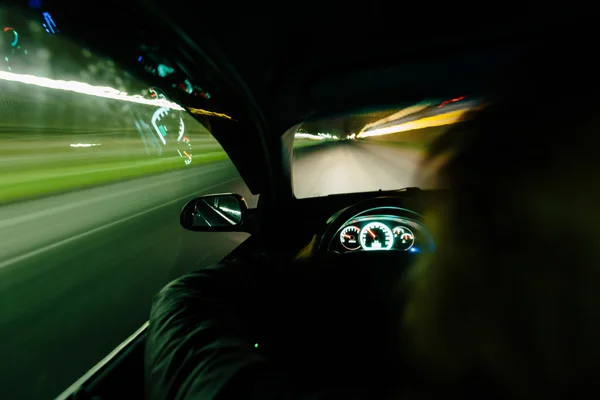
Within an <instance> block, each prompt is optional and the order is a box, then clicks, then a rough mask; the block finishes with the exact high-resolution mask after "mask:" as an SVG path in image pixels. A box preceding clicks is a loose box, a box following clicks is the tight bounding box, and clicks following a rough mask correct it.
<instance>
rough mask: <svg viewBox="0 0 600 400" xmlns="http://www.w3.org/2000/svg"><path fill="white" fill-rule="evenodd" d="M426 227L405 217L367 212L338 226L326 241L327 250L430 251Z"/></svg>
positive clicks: (339, 251) (430, 246) (340, 251)
mask: <svg viewBox="0 0 600 400" xmlns="http://www.w3.org/2000/svg"><path fill="white" fill-rule="evenodd" d="M431 243H432V241H431V240H430V235H429V233H428V232H427V230H426V228H425V227H424V226H423V225H421V224H420V223H418V222H416V221H414V220H412V219H407V218H402V217H398V216H392V215H369V216H363V217H357V218H353V219H351V220H349V221H347V222H346V223H344V224H343V225H342V227H341V228H340V229H339V230H338V231H337V232H336V234H335V235H334V237H333V238H332V240H331V242H330V244H329V251H332V252H336V253H349V252H355V251H408V252H412V253H418V252H421V251H427V250H433V249H432V244H431Z"/></svg>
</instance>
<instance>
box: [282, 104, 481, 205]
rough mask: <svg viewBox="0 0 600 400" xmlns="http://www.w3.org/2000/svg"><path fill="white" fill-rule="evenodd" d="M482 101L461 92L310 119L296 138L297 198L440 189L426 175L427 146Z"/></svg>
mask: <svg viewBox="0 0 600 400" xmlns="http://www.w3.org/2000/svg"><path fill="white" fill-rule="evenodd" d="M479 103H480V101H479V100H478V99H477V98H473V97H471V96H465V95H459V96H456V97H451V98H446V99H427V100H424V101H421V102H419V103H417V104H408V105H403V106H399V107H393V108H390V107H386V108H379V109H372V110H367V111H361V112H354V113H346V114H341V115H340V114H337V115H333V116H327V117H320V118H314V119H309V120H307V121H305V122H304V123H303V124H301V125H300V126H299V127H298V128H297V130H296V133H295V138H294V161H293V183H294V192H295V195H296V197H298V198H307V197H319V196H327V195H330V194H339V193H351V192H366V191H377V190H394V189H401V188H405V187H411V186H414V187H421V188H424V189H433V188H437V187H436V185H435V184H433V183H432V181H430V180H428V181H424V179H423V175H422V174H421V173H420V172H421V171H420V167H421V163H422V161H423V157H424V155H425V152H426V150H427V147H428V146H429V145H430V144H431V143H432V142H433V140H435V138H436V137H438V136H439V135H441V134H442V133H444V132H445V131H446V130H447V129H448V128H449V127H450V126H452V125H453V124H456V123H460V121H461V118H462V117H463V116H464V114H465V113H466V112H467V111H469V110H470V109H472V108H474V107H476V106H477V105H478V104H479Z"/></svg>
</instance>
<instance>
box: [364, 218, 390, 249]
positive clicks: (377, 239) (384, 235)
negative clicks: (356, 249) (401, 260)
mask: <svg viewBox="0 0 600 400" xmlns="http://www.w3.org/2000/svg"><path fill="white" fill-rule="evenodd" d="M360 244H361V246H362V247H363V248H364V249H365V250H367V251H368V250H390V249H391V248H392V245H393V244H394V238H393V235H392V230H391V229H390V228H388V227H387V226H386V225H384V224H382V223H381V222H371V223H369V224H367V225H365V226H364V227H363V228H362V230H361V231H360Z"/></svg>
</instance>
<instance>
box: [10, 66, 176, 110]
mask: <svg viewBox="0 0 600 400" xmlns="http://www.w3.org/2000/svg"><path fill="white" fill-rule="evenodd" d="M0 79H1V80H4V81H10V82H19V83H24V84H26V85H33V86H39V87H44V88H48V89H56V90H64V91H66V92H75V93H81V94H87V95H89V96H96V97H104V98H106V99H113V100H119V101H127V102H129V103H137V104H146V105H149V106H154V107H166V108H170V109H173V110H181V111H183V110H184V108H183V107H181V106H180V105H179V104H177V103H173V102H172V101H169V100H166V99H152V100H151V99H145V98H143V97H142V96H138V95H134V96H131V95H128V94H127V93H126V92H121V91H120V90H117V89H113V88H111V87H106V86H92V85H90V84H88V83H84V82H76V81H61V80H55V79H50V78H43V77H40V76H35V75H26V74H15V73H14V72H7V71H0Z"/></svg>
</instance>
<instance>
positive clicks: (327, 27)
mask: <svg viewBox="0 0 600 400" xmlns="http://www.w3.org/2000/svg"><path fill="white" fill-rule="evenodd" d="M55 3H56V5H54V8H55V9H53V11H52V12H53V14H54V15H55V20H60V21H68V23H65V22H63V26H64V29H63V32H64V33H65V34H67V35H69V36H70V37H71V38H74V40H79V41H82V42H83V43H85V44H86V45H90V46H92V47H94V49H95V50H97V51H98V52H99V53H100V54H106V55H109V56H111V57H112V58H113V59H115V60H116V61H117V62H120V63H121V64H122V65H123V66H124V67H125V68H127V69H129V70H132V69H134V67H135V63H134V62H133V60H134V49H137V48H139V46H140V44H141V43H152V44H153V46H154V48H155V49H157V51H160V52H161V53H162V54H164V56H165V57H169V58H170V59H176V62H177V63H178V65H180V67H182V69H184V71H186V73H188V74H189V76H191V77H193V78H195V79H196V80H198V81H200V82H203V83H202V84H203V85H205V86H206V87H209V88H210V89H211V90H213V91H214V92H216V93H220V94H221V99H223V101H222V102H219V101H215V102H214V103H212V104H210V105H207V106H206V107H207V108H208V107H211V108H210V110H212V111H216V112H225V113H228V114H229V115H234V116H235V117H236V119H237V120H238V121H239V122H240V123H242V126H243V128H239V125H238V129H228V127H227V126H223V127H221V126H219V125H220V124H223V125H227V124H226V123H224V122H220V121H215V122H214V123H213V125H212V127H213V130H212V132H213V135H214V136H215V137H216V138H217V140H218V141H219V142H220V143H221V145H223V147H224V148H225V150H226V151H227V152H228V154H229V156H230V158H231V159H232V161H233V162H234V164H235V165H236V166H237V168H238V170H239V172H240V173H241V175H242V176H243V178H244V179H245V181H246V183H247V185H248V187H249V188H250V190H251V191H252V192H253V193H261V192H263V193H264V191H265V189H266V188H267V186H268V183H267V181H268V179H269V176H268V174H266V173H264V171H266V170H268V169H269V167H272V165H270V164H273V163H274V162H275V163H276V161H277V157H275V158H273V157H271V158H269V156H268V154H267V155H264V154H263V153H269V152H271V153H273V152H277V151H280V150H279V149H277V146H279V141H278V138H279V136H280V135H282V134H283V133H284V132H285V131H286V130H287V129H288V128H290V127H291V126H293V125H294V124H296V123H299V122H301V121H303V120H304V119H305V118H307V117H310V116H312V115H315V114H319V113H328V112H335V111H346V110H352V109H358V108H361V107H366V106H373V105H393V104H404V103H411V102H418V101H421V100H423V99H425V98H431V97H435V98H442V97H448V98H451V97H453V96H460V95H464V94H477V93H485V92H486V90H487V89H488V86H489V82H490V80H491V79H490V77H492V76H493V74H495V73H497V72H498V71H499V70H501V68H502V67H503V66H505V65H506V64H507V63H509V62H510V60H511V59H512V58H513V57H515V56H516V55H518V54H519V52H521V51H523V50H524V49H525V48H526V47H527V45H529V44H530V43H531V42H532V41H535V40H538V39H540V38H544V37H545V35H547V34H549V33H553V32H557V31H560V29H564V27H565V26H570V24H572V23H574V22H576V21H577V18H576V17H577V16H576V15H574V14H573V15H571V14H567V13H566V12H565V11H564V10H562V11H561V13H554V14H550V13H549V12H546V13H545V14H542V13H540V11H539V10H533V11H532V12H528V10H523V9H520V10H519V11H520V12H519V13H514V12H513V11H514V10H508V11H504V12H500V11H498V12H497V13H495V14H494V15H493V16H490V15H488V16H486V17H477V16H476V14H473V13H467V12H466V11H469V10H464V9H455V8H451V9H448V10H444V11H440V12H439V13H440V14H443V13H444V12H448V13H447V14H445V15H444V17H443V19H439V18H438V19H437V20H434V19H433V18H432V17H429V15H430V14H427V13H428V12H429V11H428V10H427V7H423V6H421V7H414V10H409V9H408V8H404V10H405V11H404V13H402V14H401V15H399V14H398V13H385V12H382V10H385V9H386V8H382V7H383V6H382V5H381V4H378V3H377V4H376V5H372V7H371V8H369V7H366V6H365V7H363V8H361V9H360V22H357V21H356V19H357V15H345V14H343V13H342V14H340V15H335V14H334V15H325V14H322V15H321V14H319V11H313V13H311V14H312V15H311V14H303V15H294V14H290V13H287V14H282V15H281V16H280V17H274V16H273V13H274V12H273V11H272V12H271V13H268V12H266V11H265V12H263V13H260V12H257V10H254V12H253V13H248V14H241V13H240V15H238V14H233V13H228V14H223V13H221V14H215V15H218V16H216V17H211V16H210V14H209V13H208V11H206V10H203V11H202V10H192V9H190V7H191V6H190V5H189V3H186V2H183V1H181V0H174V1H171V2H169V3H168V6H167V5H166V4H167V3H161V4H163V5H165V6H163V7H159V6H158V4H159V3H157V2H150V1H143V2H127V3H126V4H121V5H119V10H120V11H119V12H115V11H114V8H112V7H104V6H98V7H96V9H95V14H93V16H90V17H89V18H79V15H81V13H82V12H83V9H82V7H84V6H85V4H84V3H81V2H75V1H72V0H69V1H64V2H55ZM49 4H50V3H49ZM231 6H232V7H233V5H231ZM344 7H346V8H347V7H348V6H347V5H346V6H344ZM386 7H388V8H389V6H386ZM317 10H318V9H317ZM201 11H202V12H201ZM471 11H473V10H471ZM201 15H209V16H208V17H206V18H201V17H199V16H201ZM423 15H424V16H427V18H425V17H421V18H416V16H423ZM132 16H135V18H134V17H132ZM107 21H110V25H111V26H116V27H118V29H107ZM321 27H323V28H321ZM559 28H560V29H559ZM98 32H102V34H101V35H99V34H98ZM169 95H171V94H170V93H169ZM172 98H173V99H174V100H175V101H178V102H180V103H181V104H183V105H184V106H189V104H186V103H185V102H186V99H182V98H178V97H177V94H175V93H174V94H173V96H172ZM269 143H270V144H269Z"/></svg>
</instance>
